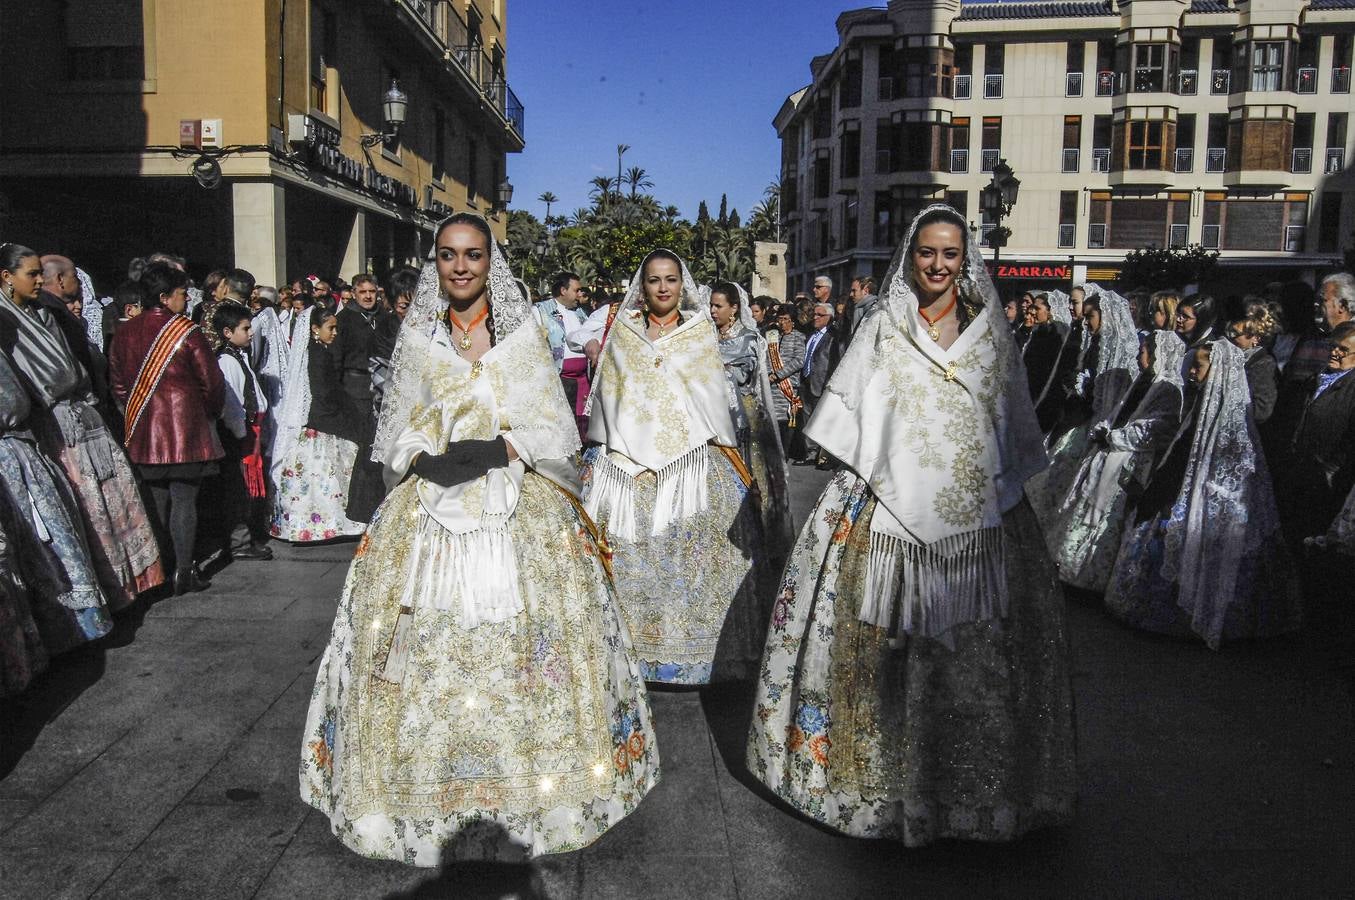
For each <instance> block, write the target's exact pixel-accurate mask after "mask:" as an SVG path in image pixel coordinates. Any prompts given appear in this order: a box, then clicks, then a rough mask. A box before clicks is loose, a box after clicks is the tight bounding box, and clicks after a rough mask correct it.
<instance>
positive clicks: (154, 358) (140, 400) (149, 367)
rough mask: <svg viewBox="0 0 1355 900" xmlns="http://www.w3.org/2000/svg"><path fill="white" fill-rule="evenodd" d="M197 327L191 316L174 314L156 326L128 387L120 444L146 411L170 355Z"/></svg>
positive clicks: (170, 357) (129, 434)
mask: <svg viewBox="0 0 1355 900" xmlns="http://www.w3.org/2000/svg"><path fill="white" fill-rule="evenodd" d="M197 327H198V326H196V325H194V324H193V322H192V320H191V319H188V318H185V317H184V316H174V317H173V318H172V319H170V320H169V321H168V322H166V323H165V327H164V328H161V329H160V333H159V334H157V335H156V336H155V340H154V341H152V342H151V349H150V350H149V351H147V353H146V358H145V359H144V360H142V361H141V371H140V372H138V373H137V376H136V384H135V385H133V386H132V395H131V396H130V397H129V398H128V399H127V412H126V413H125V416H124V423H125V424H126V426H127V430H126V432H125V436H124V437H123V443H124V444H126V445H128V446H130V445H131V441H132V432H133V431H135V430H136V426H137V423H138V422H140V421H141V414H142V413H144V412H145V411H146V404H147V403H148V402H150V399H151V395H152V394H154V393H155V389H156V388H157V387H159V386H160V379H161V378H162V377H164V374H165V370H166V369H168V368H169V363H170V360H172V359H174V354H175V353H177V352H178V351H179V348H180V347H182V346H183V342H184V340H185V339H187V337H188V335H189V334H191V333H192V332H193V331H195V330H197Z"/></svg>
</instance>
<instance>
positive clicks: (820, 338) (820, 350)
mask: <svg viewBox="0 0 1355 900" xmlns="http://www.w3.org/2000/svg"><path fill="white" fill-rule="evenodd" d="M836 347H837V336H836V335H835V334H834V333H833V305H832V304H831V303H826V302H825V303H818V304H816V305H815V306H814V332H813V333H812V334H810V336H809V339H808V341H806V342H805V364H804V368H803V369H801V371H800V389H801V390H800V393H801V397H802V399H803V400H804V404H805V421H806V423H808V421H809V420H810V419H812V418H813V416H814V407H815V406H817V405H818V403H819V398H820V397H822V396H823V392H824V389H825V388H827V386H828V377H829V376H830V375H832V374H833V368H834V365H835V363H836V362H837V352H836ZM810 461H813V462H814V463H815V464H816V467H817V468H820V469H828V468H831V463H830V462H829V460H828V454H826V453H824V452H823V449H822V448H821V447H819V446H818V445H817V444H815V443H814V442H813V441H811V440H810V439H809V438H808V437H806V438H805V458H804V460H802V462H803V463H806V464H807V463H809V462H810Z"/></svg>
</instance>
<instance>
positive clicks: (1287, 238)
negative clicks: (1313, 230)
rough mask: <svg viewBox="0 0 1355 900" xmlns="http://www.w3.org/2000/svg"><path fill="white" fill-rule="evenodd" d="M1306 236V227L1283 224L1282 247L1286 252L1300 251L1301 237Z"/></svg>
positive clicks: (1301, 247) (1301, 249)
mask: <svg viewBox="0 0 1355 900" xmlns="http://www.w3.org/2000/svg"><path fill="white" fill-rule="evenodd" d="M1306 236H1307V229H1306V228H1304V226H1302V225H1286V226H1284V249H1285V252H1286V253H1302V252H1303V239H1304V238H1305V237H1306Z"/></svg>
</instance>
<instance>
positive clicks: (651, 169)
mask: <svg viewBox="0 0 1355 900" xmlns="http://www.w3.org/2000/svg"><path fill="white" fill-rule="evenodd" d="M869 5H871V4H870V3H869V2H866V3H847V2H836V0H781V2H769V0H735V2H727V3H713V2H694V0H668V2H658V0H625V2H623V0H595V2H589V3H583V2H575V0H510V2H509V3H508V80H509V84H510V85H511V86H512V88H513V90H514V91H515V92H516V93H517V95H518V97H519V98H520V99H521V100H522V103H523V105H524V106H525V107H526V110H527V120H526V130H527V149H526V150H524V151H523V152H522V153H520V154H514V155H511V156H509V157H508V177H509V180H510V181H512V183H513V187H514V194H513V206H514V207H516V208H519V209H527V210H530V211H531V212H533V213H534V214H535V215H536V216H537V217H538V218H540V217H541V216H542V215H544V213H545V207H544V205H543V204H541V203H538V202H537V200H536V198H537V197H538V196H539V195H540V194H541V192H542V191H546V190H549V191H551V192H553V193H554V194H556V195H557V196H558V197H559V198H560V200H561V202H560V204H559V205H558V206H556V207H555V208H554V209H553V210H552V212H553V213H569V212H571V211H573V210H574V209H577V208H579V207H582V206H587V205H588V202H589V201H588V182H589V180H590V179H592V178H594V177H596V176H598V175H609V176H612V177H615V175H616V145H617V144H630V145H631V149H630V150H629V151H628V152H627V153H626V155H625V157H624V160H623V164H624V166H625V167H626V168H630V167H631V166H640V167H642V168H644V169H646V170H647V171H648V173H649V177H650V178H651V179H652V180H653V181H654V188H653V193H654V195H655V196H656V197H658V198H659V200H660V202H663V203H666V204H667V203H671V204H673V205H675V206H677V207H678V208H679V209H680V210H682V214H683V215H684V216H686V217H687V218H695V216H696V208H697V204H698V202H699V201H701V200H702V199H705V200H707V201H708V202H709V203H710V209H711V214H712V215H714V214H715V212H716V211H717V208H718V206H719V202H720V194H721V193H722V192H726V193H728V194H729V203H730V206H731V207H736V208H738V209H739V211H740V212H741V213H742V214H744V215H745V216H746V215H747V212H748V210H750V209H752V207H753V206H754V205H756V203H757V202H758V201H759V200H760V199H761V197H762V191H763V189H764V188H765V187H766V186H767V185H768V184H769V183H771V181H773V180H774V179H775V178H776V176H777V168H778V163H779V160H780V148H779V143H778V141H777V138H776V130H775V129H774V128H773V127H772V118H773V117H774V116H775V115H776V111H777V110H778V109H779V108H780V106H781V103H782V101H784V100H785V98H786V96H787V95H788V94H790V93H791V92H792V91H795V90H797V89H799V88H801V87H803V86H804V85H806V84H808V83H809V81H810V74H809V60H810V59H811V58H812V57H813V56H815V55H816V54H819V53H826V52H828V51H830V50H832V49H833V47H835V46H836V44H837V33H836V31H835V30H834V25H833V23H834V21H835V20H836V18H837V16H838V15H839V14H840V13H841V12H843V11H844V10H848V9H858V8H861V7H863V6H869Z"/></svg>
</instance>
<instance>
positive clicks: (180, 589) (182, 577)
mask: <svg viewBox="0 0 1355 900" xmlns="http://www.w3.org/2000/svg"><path fill="white" fill-rule="evenodd" d="M211 586H212V583H211V582H210V581H208V580H207V579H206V578H203V577H202V576H201V575H199V574H198V570H197V568H190V569H180V570H178V571H177V572H175V573H174V596H176V597H182V596H183V595H184V594H194V593H197V592H198V591H205V590H207V589H208V588H209V587H211Z"/></svg>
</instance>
